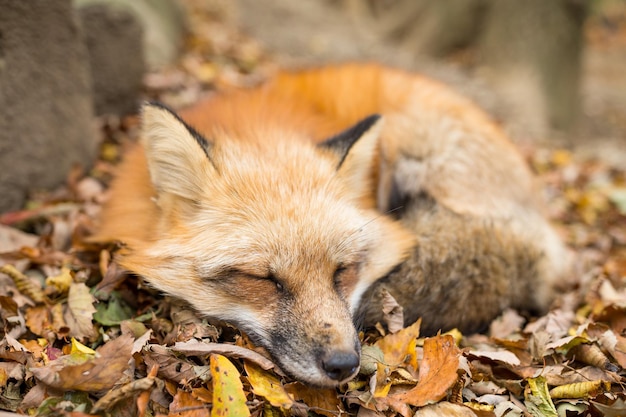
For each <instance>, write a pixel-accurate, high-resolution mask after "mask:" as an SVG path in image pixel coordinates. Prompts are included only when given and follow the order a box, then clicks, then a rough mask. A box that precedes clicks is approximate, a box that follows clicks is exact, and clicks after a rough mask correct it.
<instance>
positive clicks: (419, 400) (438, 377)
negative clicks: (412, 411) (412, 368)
mask: <svg viewBox="0 0 626 417" xmlns="http://www.w3.org/2000/svg"><path fill="white" fill-rule="evenodd" d="M460 356H461V350H460V349H459V348H458V347H457V346H456V344H455V343H454V339H453V338H452V336H450V335H443V336H436V337H431V338H427V339H425V340H424V358H423V359H422V361H421V362H420V366H419V381H418V383H417V385H416V386H415V387H414V388H412V389H410V390H409V391H406V392H404V393H400V394H396V395H395V397H396V398H397V399H398V400H400V401H402V402H406V403H407V404H411V405H414V406H418V407H421V406H424V405H426V404H430V403H434V402H437V401H439V400H441V399H442V398H444V397H445V396H446V393H447V392H448V390H449V389H450V388H451V387H452V386H453V385H454V384H455V382H456V381H457V379H458V374H457V369H458V368H459V358H460Z"/></svg>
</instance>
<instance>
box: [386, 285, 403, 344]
mask: <svg viewBox="0 0 626 417" xmlns="http://www.w3.org/2000/svg"><path fill="white" fill-rule="evenodd" d="M382 309H383V321H384V323H385V324H386V325H387V329H388V330H389V332H390V333H396V332H398V331H400V330H402V329H403V328H404V309H403V308H402V306H401V305H400V304H398V302H397V301H396V299H395V298H393V296H392V295H391V294H389V291H387V290H385V289H384V288H383V290H382Z"/></svg>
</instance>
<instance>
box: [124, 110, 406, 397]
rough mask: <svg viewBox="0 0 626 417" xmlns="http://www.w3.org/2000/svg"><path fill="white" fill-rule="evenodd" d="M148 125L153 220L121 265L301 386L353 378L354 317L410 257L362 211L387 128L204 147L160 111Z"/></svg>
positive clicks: (374, 124)
mask: <svg viewBox="0 0 626 417" xmlns="http://www.w3.org/2000/svg"><path fill="white" fill-rule="evenodd" d="M244 117H245V116H244ZM142 119H143V120H142V123H143V124H142V126H143V127H142V142H141V143H142V146H143V148H144V151H145V157H146V162H147V167H148V170H149V174H150V179H151V182H152V187H153V189H154V195H153V203H154V204H155V205H156V210H157V213H158V219H157V220H156V221H155V224H154V225H153V226H154V232H153V233H151V235H150V236H151V237H150V238H149V239H146V240H143V241H137V242H134V243H133V244H130V245H129V248H128V250H126V251H125V252H123V253H122V254H121V257H120V259H119V260H118V262H119V263H120V264H121V265H122V266H123V267H125V268H127V269H128V270H130V271H133V272H135V273H138V274H139V275H142V276H143V277H145V279H146V280H147V281H148V282H149V283H151V285H153V286H154V287H156V288H157V289H159V290H161V291H164V292H166V293H168V294H171V295H173V296H176V297H179V298H181V299H184V300H186V301H187V302H189V303H190V304H191V305H192V306H193V307H194V308H196V309H197V310H198V311H199V312H200V313H201V314H203V315H206V316H209V317H212V318H215V319H218V320H223V321H226V322H230V323H232V324H234V325H235V326H237V327H238V328H239V329H241V330H243V331H244V332H246V333H247V334H248V335H249V337H250V338H251V339H252V340H253V341H254V342H255V343H256V344H258V345H260V346H262V347H264V348H265V349H267V350H268V351H269V352H270V354H271V355H272V357H273V359H274V360H275V361H276V362H277V363H278V364H279V366H280V367H281V368H282V369H283V370H284V371H285V372H287V373H288V374H290V375H291V376H293V377H294V378H296V379H298V380H300V381H302V382H305V383H309V384H312V385H316V386H334V385H337V384H339V383H341V382H343V381H345V380H347V379H349V378H351V377H353V376H354V375H355V373H356V372H357V370H358V367H359V355H360V353H359V352H360V344H359V340H358V337H357V332H356V330H355V327H354V325H353V322H352V313H353V312H354V311H355V310H356V308H357V305H358V303H359V300H360V298H361V296H362V294H363V292H364V291H365V290H366V289H367V288H368V287H369V286H370V285H371V284H372V283H373V282H374V281H376V280H377V279H378V278H380V277H382V276H384V275H385V274H386V273H388V272H389V271H390V270H391V269H392V268H393V267H394V266H395V265H397V264H398V263H400V262H401V261H402V260H403V258H404V257H405V254H406V253H407V251H408V250H409V248H410V246H411V245H412V238H411V236H410V234H409V233H407V232H406V231H405V230H404V229H403V228H402V227H401V226H399V225H398V224H397V223H395V222H394V221H392V220H390V219H389V218H387V217H385V216H382V215H381V214H380V213H378V212H377V211H376V210H375V209H374V208H372V207H365V205H364V204H363V201H365V196H367V195H371V194H372V191H373V190H372V187H373V185H372V176H373V174H372V170H374V169H375V166H374V165H375V164H376V158H375V154H376V151H377V140H378V134H379V131H380V120H379V117H378V116H371V117H369V118H367V119H365V120H363V121H362V122H360V123H358V124H357V125H355V126H354V127H352V128H350V129H348V130H346V131H344V132H342V133H339V134H338V135H337V136H334V137H332V138H330V139H328V140H327V141H325V142H323V143H320V144H315V143H313V141H312V140H311V139H310V138H307V137H305V135H304V134H301V135H300V136H299V134H298V133H294V132H292V131H289V132H282V131H280V130H279V129H264V130H261V131H258V132H253V131H251V133H250V137H246V138H242V137H234V136H233V135H232V133H231V134H229V133H228V132H227V131H225V130H219V129H215V130H214V131H213V132H211V135H213V136H211V137H206V138H205V137H203V136H201V135H200V134H199V133H197V132H196V131H195V130H194V129H193V128H191V127H189V126H187V124H186V123H185V122H183V121H182V120H181V119H180V118H179V117H178V116H177V115H175V114H174V113H172V112H171V111H169V110H168V109H166V108H164V107H162V106H160V105H156V104H146V105H145V106H144V107H143V114H142ZM255 135H256V136H255ZM207 136H208V135H207ZM257 136H258V137H257Z"/></svg>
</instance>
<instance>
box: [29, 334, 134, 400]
mask: <svg viewBox="0 0 626 417" xmlns="http://www.w3.org/2000/svg"><path fill="white" fill-rule="evenodd" d="M132 346H133V338H132V337H130V336H127V335H122V336H120V337H118V338H116V339H113V340H111V341H109V342H107V343H105V344H104V345H102V346H101V347H100V348H98V349H97V350H96V353H97V354H96V355H95V357H94V358H92V359H89V360H87V361H85V362H84V363H81V364H78V365H76V364H73V363H72V361H73V360H76V358H74V357H72V356H73V355H65V356H61V357H60V358H59V359H56V360H54V361H51V362H50V363H49V364H48V365H46V366H42V367H38V368H30V371H31V372H32V373H33V375H34V376H35V378H37V379H38V380H40V381H41V382H43V383H44V384H46V385H49V386H51V387H53V388H60V389H64V390H80V391H101V390H105V389H109V388H111V387H112V386H113V385H114V384H115V383H116V382H117V381H118V380H119V379H120V378H121V377H122V375H123V372H124V371H125V370H126V369H127V368H128V362H129V360H130V358H131V353H130V352H131V349H132ZM68 362H69V363H68Z"/></svg>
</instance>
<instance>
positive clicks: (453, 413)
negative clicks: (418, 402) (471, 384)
mask: <svg viewBox="0 0 626 417" xmlns="http://www.w3.org/2000/svg"><path fill="white" fill-rule="evenodd" d="M442 416H443V417H476V413H474V411H472V409H471V408H469V407H466V406H464V405H459V404H452V403H449V402H445V401H442V402H440V403H438V404H433V405H428V406H426V407H423V408H420V409H419V410H417V412H416V413H415V415H414V416H413V417H442Z"/></svg>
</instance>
